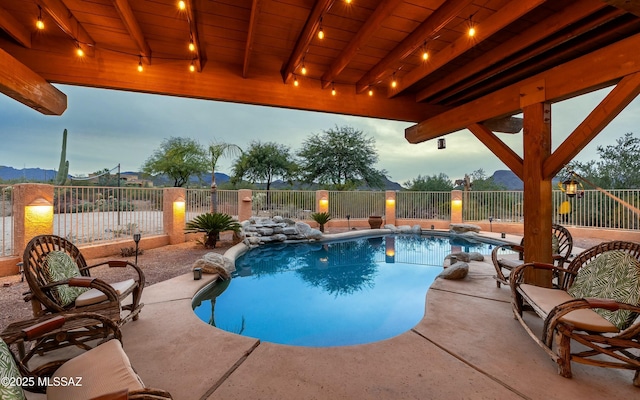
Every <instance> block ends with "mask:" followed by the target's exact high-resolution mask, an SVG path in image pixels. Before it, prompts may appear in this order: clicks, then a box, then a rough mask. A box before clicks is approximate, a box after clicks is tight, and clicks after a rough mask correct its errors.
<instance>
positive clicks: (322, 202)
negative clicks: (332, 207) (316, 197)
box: [318, 197, 329, 212]
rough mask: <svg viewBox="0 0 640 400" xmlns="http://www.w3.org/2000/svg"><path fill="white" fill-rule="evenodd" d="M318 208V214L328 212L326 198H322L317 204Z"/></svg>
mask: <svg viewBox="0 0 640 400" xmlns="http://www.w3.org/2000/svg"><path fill="white" fill-rule="evenodd" d="M318 203H319V206H320V212H327V211H328V210H329V200H328V199H327V198H326V197H323V198H321V199H320V201H319V202H318Z"/></svg>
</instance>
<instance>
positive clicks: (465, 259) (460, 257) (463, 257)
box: [444, 251, 471, 262]
mask: <svg viewBox="0 0 640 400" xmlns="http://www.w3.org/2000/svg"><path fill="white" fill-rule="evenodd" d="M451 257H456V258H457V259H458V261H463V262H469V261H471V258H470V257H469V253H465V252H464V251H458V252H456V253H451V254H449V255H448V256H446V257H445V258H444V259H445V260H448V259H451Z"/></svg>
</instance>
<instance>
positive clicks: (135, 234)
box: [133, 233, 142, 265]
mask: <svg viewBox="0 0 640 400" xmlns="http://www.w3.org/2000/svg"><path fill="white" fill-rule="evenodd" d="M141 238H142V235H141V234H139V233H134V234H133V241H134V242H136V265H138V244H139V243H140V239H141Z"/></svg>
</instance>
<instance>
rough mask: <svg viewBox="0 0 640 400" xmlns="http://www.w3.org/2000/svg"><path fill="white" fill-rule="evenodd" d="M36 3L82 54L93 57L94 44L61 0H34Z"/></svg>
mask: <svg viewBox="0 0 640 400" xmlns="http://www.w3.org/2000/svg"><path fill="white" fill-rule="evenodd" d="M36 3H37V4H38V5H39V6H40V7H42V10H43V11H44V12H46V13H47V14H49V15H50V16H51V18H53V20H54V21H56V24H57V25H58V26H59V27H60V29H62V31H63V32H64V33H66V34H67V35H68V36H69V37H71V39H73V40H75V41H76V44H77V45H78V46H79V47H80V48H81V49H82V51H84V54H86V55H87V56H89V57H93V55H94V47H95V45H96V44H95V42H94V41H93V39H92V38H91V36H89V34H88V33H87V31H86V30H85V29H84V27H83V26H82V24H81V23H80V22H79V21H78V20H77V19H76V17H74V16H73V14H72V13H71V10H69V9H68V8H67V6H65V5H64V3H63V2H62V0H36Z"/></svg>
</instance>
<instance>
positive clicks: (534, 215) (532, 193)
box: [522, 102, 552, 287]
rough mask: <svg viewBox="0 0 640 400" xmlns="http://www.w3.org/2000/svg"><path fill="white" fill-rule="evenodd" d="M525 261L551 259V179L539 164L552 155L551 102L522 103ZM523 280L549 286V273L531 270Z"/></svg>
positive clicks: (547, 260) (550, 260) (548, 260)
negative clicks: (546, 177) (544, 175)
mask: <svg viewBox="0 0 640 400" xmlns="http://www.w3.org/2000/svg"><path fill="white" fill-rule="evenodd" d="M522 110H523V113H524V126H523V128H524V134H523V150H524V165H523V175H524V177H523V181H524V210H525V211H524V216H525V217H524V245H525V252H524V257H525V259H524V261H525V262H533V261H536V262H548V263H550V262H552V257H551V219H552V205H551V178H548V179H545V178H544V177H543V174H542V165H543V163H544V161H545V160H546V159H547V157H549V155H550V154H551V105H550V104H549V103H544V102H537V103H533V104H528V105H524V106H523V108H522ZM525 281H526V282H527V283H532V284H535V285H538V286H544V287H551V273H550V272H548V271H530V272H528V273H527V274H526V275H525Z"/></svg>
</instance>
